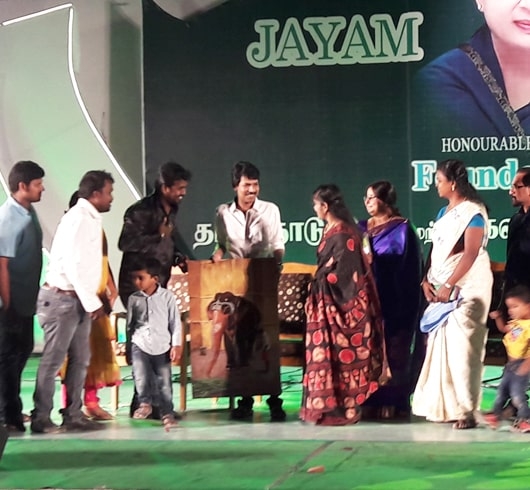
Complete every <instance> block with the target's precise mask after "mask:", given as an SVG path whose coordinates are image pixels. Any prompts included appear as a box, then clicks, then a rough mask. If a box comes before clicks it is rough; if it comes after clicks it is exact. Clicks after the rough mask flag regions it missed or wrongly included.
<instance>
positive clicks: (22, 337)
mask: <svg viewBox="0 0 530 490" xmlns="http://www.w3.org/2000/svg"><path fill="white" fill-rule="evenodd" d="M32 350H33V317H32V316H21V315H19V314H18V313H17V312H16V311H15V310H14V309H13V308H9V309H8V310H7V311H5V310H1V311H0V424H4V423H7V424H11V425H18V426H20V425H22V423H23V421H22V400H21V399H20V381H21V377H22V371H23V370H24V367H25V366H26V362H27V360H28V358H29V356H30V354H31V351H32Z"/></svg>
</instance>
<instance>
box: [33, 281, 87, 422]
mask: <svg viewBox="0 0 530 490" xmlns="http://www.w3.org/2000/svg"><path fill="white" fill-rule="evenodd" d="M37 318H38V320H39V323H40V325H41V327H42V329H43V330H44V351H43V353H42V358H41V361H40V364H39V369H38V371H37V382H36V385H35V393H34V394H33V401H34V404H35V408H34V410H33V412H32V419H33V420H37V419H41V420H43V419H44V420H46V419H48V418H49V417H50V413H51V411H52V408H53V395H54V393H55V378H56V376H57V373H58V371H59V368H60V367H61V366H62V364H63V362H64V360H65V357H66V356H68V366H67V369H66V376H65V379H64V384H65V387H66V394H67V401H66V408H65V410H64V413H63V416H64V417H65V418H69V419H76V418H79V417H81V416H82V411H81V407H82V400H81V394H82V391H83V387H84V384H85V377H86V370H87V366H88V362H89V361H90V344H89V340H88V339H89V335H90V326H91V321H90V316H89V315H88V313H86V312H85V310H84V309H83V306H82V305H81V302H80V301H79V300H78V299H77V298H74V297H71V296H67V295H65V294H62V293H60V292H57V291H53V290H50V289H44V288H41V289H40V291H39V297H38V299H37Z"/></svg>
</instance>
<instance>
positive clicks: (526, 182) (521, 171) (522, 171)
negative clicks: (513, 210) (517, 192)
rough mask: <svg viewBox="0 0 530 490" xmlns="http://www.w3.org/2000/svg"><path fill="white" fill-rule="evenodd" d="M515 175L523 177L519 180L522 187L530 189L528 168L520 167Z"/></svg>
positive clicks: (529, 171) (529, 168)
mask: <svg viewBox="0 0 530 490" xmlns="http://www.w3.org/2000/svg"><path fill="white" fill-rule="evenodd" d="M517 173H518V174H522V175H523V178H522V179H521V182H522V183H523V185H524V186H526V187H530V167H521V168H520V169H518V170H517Z"/></svg>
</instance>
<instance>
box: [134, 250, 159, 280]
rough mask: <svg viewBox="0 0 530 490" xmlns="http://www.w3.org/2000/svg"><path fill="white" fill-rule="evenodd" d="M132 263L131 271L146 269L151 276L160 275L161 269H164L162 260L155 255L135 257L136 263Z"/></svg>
mask: <svg viewBox="0 0 530 490" xmlns="http://www.w3.org/2000/svg"><path fill="white" fill-rule="evenodd" d="M131 265H132V267H131V273H133V272H138V271H146V272H147V273H148V274H149V275H150V276H157V277H160V271H161V270H162V265H161V264H160V261H159V260H158V259H156V258H155V257H149V256H147V255H142V256H140V257H137V258H135V260H134V263H133V264H131Z"/></svg>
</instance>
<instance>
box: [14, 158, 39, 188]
mask: <svg viewBox="0 0 530 490" xmlns="http://www.w3.org/2000/svg"><path fill="white" fill-rule="evenodd" d="M43 177H44V170H43V169H42V167H41V166H40V165H38V164H36V163H35V162H32V161H31V160H22V161H20V162H17V163H15V165H13V168H11V170H10V171H9V176H8V179H7V180H8V185H9V191H10V192H17V191H18V185H19V184H20V183H21V182H23V183H24V184H26V185H29V183H30V182H31V181H32V180H37V179H42V178H43Z"/></svg>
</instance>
